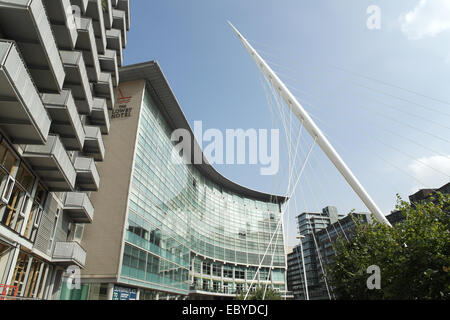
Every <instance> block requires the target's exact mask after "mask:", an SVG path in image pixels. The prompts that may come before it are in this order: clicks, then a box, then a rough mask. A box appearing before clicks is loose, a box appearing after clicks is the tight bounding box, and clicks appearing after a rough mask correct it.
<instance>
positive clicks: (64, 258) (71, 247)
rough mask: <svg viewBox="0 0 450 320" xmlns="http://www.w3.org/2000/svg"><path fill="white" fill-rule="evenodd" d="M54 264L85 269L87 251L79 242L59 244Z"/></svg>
mask: <svg viewBox="0 0 450 320" xmlns="http://www.w3.org/2000/svg"><path fill="white" fill-rule="evenodd" d="M53 262H54V263H59V264H64V265H70V264H73V263H74V264H76V265H78V266H79V267H81V268H83V267H84V265H85V264H86V251H85V250H84V249H83V248H82V247H81V246H80V245H79V244H78V243H77V242H57V243H56V245H55V250H54V251H53Z"/></svg>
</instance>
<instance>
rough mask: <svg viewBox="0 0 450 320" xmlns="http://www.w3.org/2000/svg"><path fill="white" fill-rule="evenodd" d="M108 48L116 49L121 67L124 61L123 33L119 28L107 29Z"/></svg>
mask: <svg viewBox="0 0 450 320" xmlns="http://www.w3.org/2000/svg"><path fill="white" fill-rule="evenodd" d="M106 48H107V49H111V50H116V53H117V63H118V65H119V66H120V67H121V66H122V63H123V51H122V34H121V32H120V30H118V29H110V30H106Z"/></svg>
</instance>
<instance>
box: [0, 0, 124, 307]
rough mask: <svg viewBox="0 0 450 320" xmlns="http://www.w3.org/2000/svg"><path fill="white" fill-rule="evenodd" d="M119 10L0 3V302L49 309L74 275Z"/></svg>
mask: <svg viewBox="0 0 450 320" xmlns="http://www.w3.org/2000/svg"><path fill="white" fill-rule="evenodd" d="M129 23H130V10H129V1H128V0H1V1H0V196H1V199H0V298H2V299H3V298H7V299H8V298H10V297H11V296H14V297H15V298H16V299H59V298H61V291H64V286H63V285H62V283H63V281H62V279H63V278H64V276H65V275H66V271H67V268H68V267H70V268H71V270H74V268H83V267H84V265H85V260H86V251H85V249H84V248H83V247H82V246H81V244H80V243H81V239H82V236H83V229H84V226H85V225H86V224H89V223H91V222H92V221H93V219H94V207H93V205H92V203H91V201H90V195H91V193H93V192H95V191H97V190H98V188H99V185H100V179H99V174H98V171H97V164H98V163H99V162H102V161H103V160H104V158H105V147H104V143H103V137H104V136H105V135H107V134H108V133H109V129H110V119H109V116H108V109H112V108H113V105H114V103H115V100H116V99H115V92H114V90H113V88H114V87H115V86H116V85H117V84H118V81H119V75H118V68H119V66H120V65H121V63H122V56H123V53H122V50H123V48H124V47H125V44H126V33H127V31H128V29H129V26H130V25H129Z"/></svg>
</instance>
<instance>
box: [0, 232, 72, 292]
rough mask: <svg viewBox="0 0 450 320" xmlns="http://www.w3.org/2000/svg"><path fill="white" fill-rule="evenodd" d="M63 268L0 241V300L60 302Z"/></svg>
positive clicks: (19, 247) (5, 241)
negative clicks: (47, 300) (52, 300)
mask: <svg viewBox="0 0 450 320" xmlns="http://www.w3.org/2000/svg"><path fill="white" fill-rule="evenodd" d="M64 274H65V269H63V268H61V267H58V266H55V265H53V264H51V263H49V262H48V261H46V260H45V259H43V258H42V257H39V256H38V255H36V254H33V253H32V252H30V251H29V250H27V249H26V248H22V247H21V246H20V245H17V244H15V243H13V242H10V241H8V240H7V239H5V238H1V239H0V300H11V299H15V300H18V299H20V300H28V299H30V300H44V299H50V300H51V299H59V296H60V292H61V286H62V282H63V278H64Z"/></svg>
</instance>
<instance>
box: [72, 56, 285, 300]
mask: <svg viewBox="0 0 450 320" xmlns="http://www.w3.org/2000/svg"><path fill="white" fill-rule="evenodd" d="M119 76H120V79H121V80H120V86H119V87H118V90H117V107H116V108H115V109H114V110H113V111H112V114H111V126H112V128H113V130H111V133H110V134H109V135H108V136H107V137H105V146H106V149H107V150H108V154H107V155H106V158H105V161H104V162H103V163H101V164H99V165H98V168H99V173H100V176H101V177H102V185H101V186H100V189H99V192H97V193H95V194H93V195H92V197H91V199H92V202H93V205H94V206H95V208H96V218H95V220H94V222H93V223H92V224H90V225H89V226H86V228H85V232H84V237H83V242H82V244H83V246H84V247H85V248H86V250H87V252H88V256H87V262H86V269H85V270H83V273H82V286H81V288H80V289H79V290H73V291H72V293H71V295H72V299H89V300H95V299H109V300H111V299H113V300H118V299H121V300H124V299H139V300H146V299H221V298H228V299H230V298H234V297H235V296H236V295H237V294H238V293H240V292H242V291H244V290H246V289H247V288H248V287H249V286H250V285H251V283H252V282H253V283H254V286H253V288H254V287H256V286H261V285H267V286H269V287H273V288H274V289H275V290H278V291H280V292H281V294H284V293H285V291H286V285H285V284H286V281H285V276H286V256H285V251H284V243H283V226H282V221H280V219H281V210H282V205H283V204H284V202H285V198H284V197H279V196H274V195H270V194H265V193H261V192H258V191H254V190H250V189H248V188H245V187H243V186H241V185H238V184H236V183H234V182H232V181H230V180H228V179H226V178H225V177H223V176H221V175H220V174H219V173H218V172H217V171H216V170H215V169H214V168H213V167H212V166H211V165H209V164H208V163H207V161H206V159H205V158H204V157H203V156H202V157H203V160H204V161H203V163H201V164H187V163H186V161H184V160H183V157H182V156H180V155H175V156H172V153H173V150H174V146H175V144H176V143H177V141H172V140H171V135H172V132H173V131H174V130H175V129H185V130H186V131H188V132H190V133H191V135H190V138H189V139H190V144H191V147H192V150H193V151H194V150H195V151H196V152H199V153H196V152H192V156H193V157H194V155H195V154H200V155H202V152H201V149H200V147H199V145H198V144H197V142H196V140H195V138H193V137H194V136H193V133H192V130H191V128H190V127H189V124H188V122H187V120H186V118H185V116H184V115H183V112H182V111H181V109H180V106H179V104H178V102H177V100H176V98H175V96H174V94H173V92H172V91H171V89H170V87H169V85H168V83H167V81H166V79H165V77H164V75H163V73H162V71H161V69H160V67H159V65H158V64H157V63H156V62H148V63H143V64H139V65H133V66H127V67H124V68H122V69H121V70H120V72H119ZM183 156H186V155H183ZM191 160H192V161H191V163H195V162H194V161H193V160H194V159H191ZM272 236H273V237H274V240H273V243H272V245H271V246H270V247H269V243H270V239H271V238H272ZM268 247H269V249H268V250H266V249H267V248H268ZM266 251H267V253H268V254H267V255H264V254H265V253H266ZM260 265H261V268H259V266H260ZM258 268H259V270H258Z"/></svg>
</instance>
